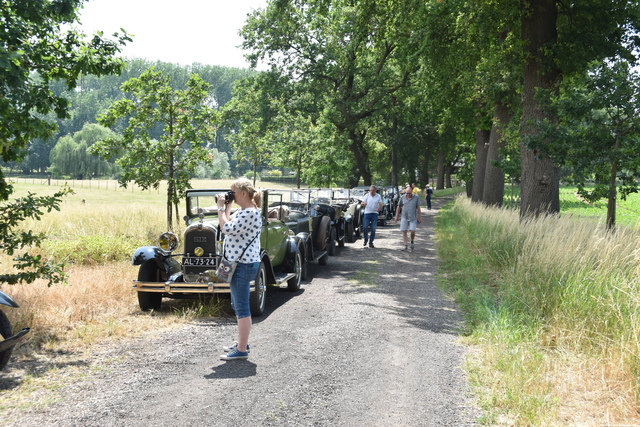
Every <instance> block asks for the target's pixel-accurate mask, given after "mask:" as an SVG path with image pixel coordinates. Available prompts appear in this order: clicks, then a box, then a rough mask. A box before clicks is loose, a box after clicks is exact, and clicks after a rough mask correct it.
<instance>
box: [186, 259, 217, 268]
mask: <svg viewBox="0 0 640 427" xmlns="http://www.w3.org/2000/svg"><path fill="white" fill-rule="evenodd" d="M216 261H217V259H216V258H208V257H207V258H192V257H189V258H186V257H185V258H182V265H189V266H192V265H194V266H199V265H202V266H212V267H215V266H216V265H217V264H218V263H217V262H216Z"/></svg>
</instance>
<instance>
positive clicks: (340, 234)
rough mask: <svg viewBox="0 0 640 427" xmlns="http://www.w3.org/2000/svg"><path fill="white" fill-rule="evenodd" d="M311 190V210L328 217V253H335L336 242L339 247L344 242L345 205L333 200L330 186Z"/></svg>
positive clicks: (342, 245)
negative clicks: (329, 224) (329, 228)
mask: <svg viewBox="0 0 640 427" xmlns="http://www.w3.org/2000/svg"><path fill="white" fill-rule="evenodd" d="M310 192H311V207H312V210H313V211H315V212H317V213H318V214H320V215H324V216H327V217H329V221H330V223H331V236H330V240H329V255H335V254H336V244H338V246H340V247H341V248H342V247H344V243H345V235H346V233H345V218H344V212H343V210H344V209H345V208H346V206H345V205H344V204H342V203H336V202H335V201H334V200H333V190H331V189H330V188H314V189H310Z"/></svg>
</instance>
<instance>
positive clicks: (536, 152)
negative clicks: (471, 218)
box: [520, 0, 560, 217]
mask: <svg viewBox="0 0 640 427" xmlns="http://www.w3.org/2000/svg"><path fill="white" fill-rule="evenodd" d="M520 7H521V9H522V40H523V42H524V44H525V47H524V49H525V64H524V85H523V91H522V119H521V122H520V132H521V135H522V137H531V136H535V135H536V134H538V132H539V130H538V128H537V122H538V121H540V120H544V119H552V118H553V117H551V116H550V114H548V113H545V112H544V111H543V110H542V109H541V108H540V106H539V105H538V102H537V100H536V99H535V96H536V90H537V89H538V88H541V89H551V90H553V89H557V85H558V84H559V81H560V72H559V70H558V69H557V67H556V66H555V65H554V62H553V55H554V54H553V50H554V45H555V43H556V40H557V30H556V23H557V18H558V12H557V9H556V0H528V1H527V0H521V1H520ZM523 139H525V138H523ZM547 143H548V141H540V142H537V143H536V144H535V146H533V147H527V146H526V145H525V144H524V143H521V146H520V153H521V158H522V187H521V192H520V196H521V202H520V216H521V217H524V216H528V215H539V214H544V213H558V212H560V170H559V168H558V166H557V165H556V164H554V163H553V161H552V160H551V159H550V158H549V157H548V156H547V155H546V154H545V153H544V152H543V151H542V150H540V148H544V145H545V144H547Z"/></svg>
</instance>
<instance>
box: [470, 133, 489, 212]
mask: <svg viewBox="0 0 640 427" xmlns="http://www.w3.org/2000/svg"><path fill="white" fill-rule="evenodd" d="M490 135H491V131H490V130H487V129H477V130H476V132H475V137H476V164H475V165H474V166H473V183H472V184H471V201H473V202H481V201H482V194H483V191H484V175H485V171H486V166H487V153H488V151H489V137H490Z"/></svg>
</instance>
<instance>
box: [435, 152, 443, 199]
mask: <svg viewBox="0 0 640 427" xmlns="http://www.w3.org/2000/svg"><path fill="white" fill-rule="evenodd" d="M444 158H445V154H444V150H442V149H440V150H438V170H437V173H438V180H437V182H436V190H444V168H445V164H444Z"/></svg>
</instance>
